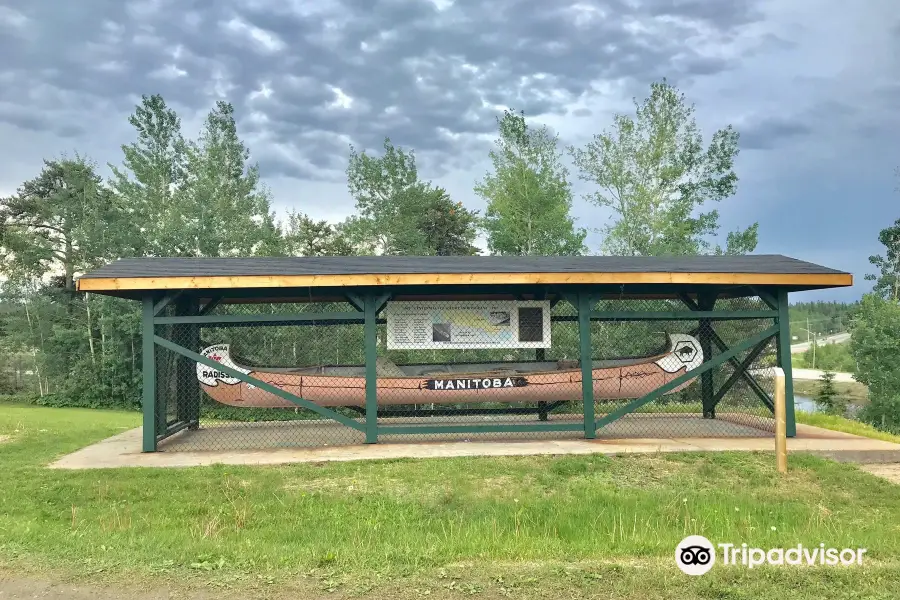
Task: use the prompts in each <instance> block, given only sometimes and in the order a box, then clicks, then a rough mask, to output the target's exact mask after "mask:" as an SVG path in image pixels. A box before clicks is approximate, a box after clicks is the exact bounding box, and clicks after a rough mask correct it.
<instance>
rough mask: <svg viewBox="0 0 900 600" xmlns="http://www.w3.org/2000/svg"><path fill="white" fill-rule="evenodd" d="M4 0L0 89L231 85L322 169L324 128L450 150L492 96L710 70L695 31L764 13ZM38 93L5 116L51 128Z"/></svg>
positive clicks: (112, 100)
mask: <svg viewBox="0 0 900 600" xmlns="http://www.w3.org/2000/svg"><path fill="white" fill-rule="evenodd" d="M17 4H18V3H17ZM292 6H294V7H295V8H291V7H292ZM13 11H15V12H13ZM8 12H9V13H10V14H16V15H17V19H18V21H19V22H20V24H19V25H17V26H16V27H17V30H18V32H19V35H18V36H0V55H3V56H5V57H8V58H7V60H6V61H5V62H6V64H7V65H9V69H8V70H7V71H6V72H5V73H4V75H5V76H6V77H7V78H10V79H12V80H14V81H15V83H16V85H13V86H4V88H3V89H2V90H0V101H5V102H8V103H11V104H15V103H16V102H17V100H16V95H18V94H19V93H20V90H21V89H22V88H23V87H24V88H29V87H36V86H45V87H46V86H52V87H53V88H54V89H56V90H59V91H60V94H65V93H68V94H71V95H73V96H77V95H81V96H86V97H95V98H103V99H104V101H105V102H106V103H107V104H108V106H109V107H111V108H113V109H115V110H118V111H128V110H130V109H131V106H132V104H133V101H134V97H135V96H139V95H140V94H143V93H147V94H150V93H161V94H162V95H163V96H164V97H165V98H166V100H167V101H168V102H169V103H170V104H173V105H175V106H183V107H186V108H188V109H204V108H206V107H208V106H209V105H210V104H211V99H212V98H213V97H215V96H221V95H225V96H227V97H228V98H229V99H230V100H231V101H232V102H233V103H234V104H235V105H236V109H237V111H238V114H239V115H243V116H247V115H248V114H249V113H254V112H255V113H259V114H262V115H265V117H266V119H265V120H255V121H249V122H247V123H242V130H249V131H252V132H255V133H263V132H265V133H267V134H268V135H269V137H270V139H271V140H272V141H276V142H279V143H283V144H290V145H293V146H294V148H295V151H296V152H299V153H301V154H303V157H302V158H300V159H298V161H297V162H298V163H303V162H305V161H306V162H309V163H310V164H312V165H313V167H321V168H329V166H330V165H331V163H332V162H333V160H331V159H329V158H325V157H324V155H325V154H326V153H329V152H332V151H333V150H334V148H332V147H331V146H333V144H329V143H328V142H327V141H325V139H326V138H327V135H328V134H329V133H332V134H341V135H344V136H349V137H350V138H352V139H353V140H355V141H356V142H357V143H359V144H360V145H362V146H365V147H377V146H378V145H379V144H380V141H381V139H382V138H383V137H384V136H385V135H390V136H391V137H392V138H393V139H395V140H396V141H397V142H398V143H400V144H405V145H409V146H413V147H415V148H418V149H421V150H423V151H428V152H445V153H452V152H454V150H455V147H456V141H455V140H454V139H453V138H452V137H450V136H447V135H443V134H442V133H441V132H442V131H448V132H452V133H453V134H481V133H487V132H489V131H491V130H493V128H494V126H495V123H494V116H495V115H496V113H497V109H496V106H497V105H500V106H504V105H512V106H515V107H517V108H519V109H523V110H524V111H525V112H526V113H527V114H530V115H541V114H559V115H563V114H565V113H566V107H565V104H566V103H567V102H568V101H569V100H571V99H573V98H577V97H578V96H580V95H582V94H584V93H585V92H586V91H588V90H590V87H591V84H592V82H593V81H596V80H598V79H612V80H615V79H631V80H635V81H641V82H646V80H648V79H653V78H659V77H661V76H664V75H668V76H670V77H678V76H679V75H683V76H690V75H702V74H710V73H715V72H717V71H720V70H722V69H725V68H727V66H728V65H727V61H725V60H722V59H720V58H716V57H711V56H707V55H704V54H702V53H701V52H699V51H697V50H696V49H695V48H694V44H693V43H691V42H690V41H689V40H690V38H691V37H692V36H695V35H697V34H698V32H699V31H700V30H701V29H704V30H705V31H706V32H707V35H709V32H710V31H712V32H714V33H715V34H716V35H720V36H724V37H728V36H730V35H733V34H734V32H735V31H737V30H738V29H740V28H741V27H743V26H745V25H747V24H750V23H752V22H754V21H756V20H758V19H759V18H760V16H759V15H758V14H757V13H756V11H755V10H754V9H753V8H752V4H751V3H750V2H747V1H741V2H738V1H734V2H714V3H709V2H704V1H702V0H681V1H679V0H647V1H645V2H631V1H626V0H606V1H605V2H573V1H572V2H552V3H549V2H541V1H539V0H531V1H525V0H499V1H497V2H492V3H484V2H476V1H474V0H465V1H459V2H456V3H455V4H453V5H452V6H451V7H450V8H448V9H447V10H443V11H441V10H439V9H438V8H436V7H435V5H434V4H432V3H431V2H428V1H426V0H418V1H413V2H408V1H402V2H401V1H399V0H380V1H377V2H372V1H371V0H343V1H342V2H327V1H326V2H323V3H321V4H316V3H293V4H292V3H288V2H281V1H275V0H270V1H260V0H257V1H255V2H252V1H249V0H248V1H246V2H244V1H240V0H223V1H221V2H216V3H209V2H202V1H200V0H181V1H176V0H139V1H131V2H128V1H125V2H122V1H121V0H91V1H85V2H79V3H53V4H52V5H51V3H32V4H30V5H23V6H17V7H16V8H10V9H8ZM23 20H24V24H23V23H22V21H23ZM23 40H24V41H23ZM0 68H2V67H0ZM263 87H265V89H266V90H267V91H268V92H267V95H266V96H263V95H256V96H255V97H254V96H253V92H254V90H259V89H263ZM67 101H68V100H67V99H66V98H62V97H61V98H58V99H57V100H56V102H58V103H65V102H67ZM48 104H49V102H47V101H44V102H38V103H36V104H34V103H21V104H20V105H19V106H18V107H17V110H19V111H20V114H18V115H17V116H14V117H12V118H11V121H10V122H18V123H21V124H23V125H24V126H26V127H31V128H40V127H44V128H49V129H54V126H53V125H51V124H49V123H45V121H46V118H45V117H42V116H40V115H39V113H40V112H41V111H42V110H44V109H46V108H47V105H48ZM29 112H33V113H34V114H32V115H31V116H29V115H28V113H29ZM6 115H7V113H0V118H4V117H6ZM55 127H60V125H57V126H55ZM64 127H67V128H68V130H72V126H71V125H65V126H64ZM72 131H74V130H72Z"/></svg>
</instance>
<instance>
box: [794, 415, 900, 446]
mask: <svg viewBox="0 0 900 600" xmlns="http://www.w3.org/2000/svg"><path fill="white" fill-rule="evenodd" d="M797 422H798V423H803V424H804V425H813V426H815V427H824V428H825V429H831V430H833V431H843V432H844V433H852V434H853V435H861V436H863V437H869V438H873V439H876V440H884V441H886V442H894V443H897V444H900V435H895V434H893V433H888V432H886V431H881V430H879V429H876V428H874V427H872V426H871V425H869V424H867V423H863V422H861V421H854V420H853V419H845V418H844V417H839V416H837V415H826V414H823V413H808V412H803V411H797Z"/></svg>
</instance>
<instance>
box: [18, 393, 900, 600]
mask: <svg viewBox="0 0 900 600" xmlns="http://www.w3.org/2000/svg"><path fill="white" fill-rule="evenodd" d="M138 424H139V415H137V414H135V413H117V412H102V411H92V410H79V409H52V408H43V407H21V406H10V405H0V439H3V441H2V442H0V465H2V467H3V468H2V469H0V566H2V569H4V570H6V571H8V572H13V571H15V572H17V573H29V572H30V573H36V572H38V571H44V572H52V573H58V574H59V576H60V577H74V578H76V579H91V580H98V581H102V582H105V585H115V586H123V589H126V588H128V587H129V586H137V587H141V588H143V589H147V588H148V586H149V587H152V586H157V585H160V582H161V581H162V580H165V581H167V582H175V585H177V586H181V587H183V588H185V589H193V588H197V587H203V588H211V589H214V590H217V592H216V596H217V597H230V595H234V597H246V596H253V597H274V598H289V597H290V598H296V597H303V598H318V597H329V598H332V597H334V598H340V597H366V598H368V597H371V598H387V597H391V598H401V599H402V598H426V597H427V598H445V597H448V598H449V597H452V598H457V597H480V598H501V597H511V598H558V597H580V598H594V597H596V598H620V599H637V598H640V599H650V598H731V599H744V598H746V599H748V600H749V599H750V598H762V599H766V598H780V597H782V596H788V595H789V596H790V597H791V598H794V599H806V598H809V599H813V598H816V599H819V598H885V599H887V598H895V597H896V590H897V589H900V518H898V517H897V515H900V493H898V492H900V488H898V487H897V486H896V485H893V484H891V483H888V482H887V481H884V480H881V479H879V478H876V477H874V476H871V475H869V474H867V473H864V472H862V471H860V470H858V469H856V468H854V467H853V466H850V465H846V464H838V463H834V462H829V461H825V460H820V459H817V458H814V457H810V456H802V455H794V456H793V457H792V459H791V471H790V473H789V474H788V475H787V476H786V477H780V476H778V474H777V473H776V472H775V469H774V459H773V457H772V455H771V454H768V453H760V454H747V453H723V454H715V455H704V454H693V453H686V454H662V455H649V456H623V457H603V456H567V457H510V458H474V459H473V458H453V459H432V460H419V461H416V460H393V461H376V462H356V463H353V462H350V463H323V464H298V465H290V466H271V467H236V466H227V467H226V466H213V467H197V468H190V469H137V468H134V469H117V470H94V471H56V470H49V469H46V468H44V467H43V465H45V464H46V463H47V462H49V461H50V460H52V459H53V458H55V457H57V456H59V455H61V454H63V453H66V452H70V451H72V450H74V449H76V448H78V447H81V446H84V445H86V444H87V443H90V442H93V441H96V440H99V439H101V438H104V437H107V436H109V435H112V434H114V433H117V432H119V431H122V430H123V429H126V428H131V427H134V426H136V425H138ZM690 534H701V535H705V536H706V537H708V538H709V539H711V540H712V541H713V542H714V543H718V542H732V543H736V544H738V545H740V544H741V543H742V542H746V543H747V544H750V545H751V546H757V547H762V548H772V547H790V546H794V547H795V546H796V545H797V544H798V543H802V544H804V545H805V546H808V547H818V545H819V543H820V542H823V543H825V544H826V545H829V546H834V547H837V548H843V547H864V548H867V549H868V552H867V554H866V559H865V560H866V564H864V565H863V566H862V567H766V568H757V569H753V570H748V569H746V568H745V567H729V566H719V565H717V566H716V567H715V568H713V570H712V571H711V572H710V573H708V574H707V575H704V576H702V577H694V578H691V577H688V576H686V575H683V574H682V573H681V572H680V571H678V570H677V568H676V567H675V564H674V549H675V546H676V544H677V543H678V542H679V541H681V539H683V538H684V537H685V536H687V535H690ZM0 578H2V577H0ZM179 589H180V588H179ZM123 595H125V594H124V593H123Z"/></svg>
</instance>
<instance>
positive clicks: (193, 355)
mask: <svg viewBox="0 0 900 600" xmlns="http://www.w3.org/2000/svg"><path fill="white" fill-rule="evenodd" d="M150 339H151V340H153V341H155V342H156V344H157V345H159V346H162V347H163V348H165V349H167V350H171V351H172V352H175V353H176V354H180V355H181V356H186V357H187V358H189V359H191V360H193V361H196V362H198V363H200V364H201V365H206V366H207V367H209V368H211V369H216V370H217V371H221V372H223V373H225V374H226V375H229V376H231V377H234V378H235V379H239V380H241V381H244V382H246V383H249V384H252V385H255V386H256V387H258V388H259V389H261V390H263V391H264V392H269V393H270V394H274V395H275V396H278V397H279V398H283V399H284V400H287V401H288V402H293V403H294V404H296V405H297V406H299V407H300V408H306V409H308V410H311V411H313V412H314V413H316V414H319V415H321V416H323V417H325V418H326V419H332V420H334V421H337V422H338V423H340V424H341V425H346V426H347V427H352V428H353V429H356V430H357V431H365V426H364V425H363V424H361V423H357V422H356V421H354V420H353V419H351V418H349V417H345V416H344V415H342V414H340V413H337V412H335V411H333V410H331V409H330V408H325V407H324V406H319V405H318V404H316V403H314V402H310V401H309V400H304V399H303V398H301V397H299V396H295V395H294V394H291V393H290V392H286V391H284V390H283V389H281V388H279V387H276V386H274V385H272V384H271V383H266V382H265V381H262V380H260V379H257V378H256V377H250V376H249V375H246V374H244V373H241V372H240V371H238V370H236V369H233V368H231V367H229V366H227V365H223V364H222V363H220V362H216V361H214V360H212V359H211V358H207V357H205V356H203V355H201V354H198V353H197V352H194V351H192V350H188V349H187V348H184V347H182V346H179V345H178V344H176V343H174V342H171V341H169V340H167V339H165V338H163V337H159V336H158V335H155V336H151V337H150Z"/></svg>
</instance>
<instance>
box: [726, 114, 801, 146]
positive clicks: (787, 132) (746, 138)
mask: <svg viewBox="0 0 900 600" xmlns="http://www.w3.org/2000/svg"><path fill="white" fill-rule="evenodd" d="M811 132H812V127H810V126H809V125H808V124H806V123H803V122H801V121H798V120H794V119H790V120H789V119H785V118H781V117H763V118H762V119H760V120H758V121H755V122H751V123H750V124H749V125H744V126H743V127H741V129H740V134H741V141H740V145H741V148H744V149H746V150H770V149H772V148H774V147H776V146H777V145H778V144H780V143H781V142H783V141H784V140H790V139H792V138H796V137H799V136H803V135H808V134H809V133H811Z"/></svg>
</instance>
